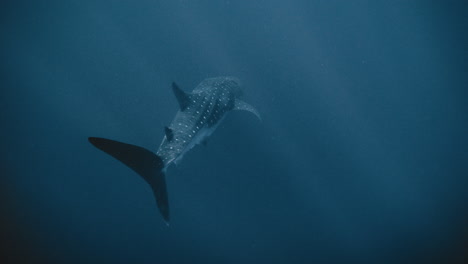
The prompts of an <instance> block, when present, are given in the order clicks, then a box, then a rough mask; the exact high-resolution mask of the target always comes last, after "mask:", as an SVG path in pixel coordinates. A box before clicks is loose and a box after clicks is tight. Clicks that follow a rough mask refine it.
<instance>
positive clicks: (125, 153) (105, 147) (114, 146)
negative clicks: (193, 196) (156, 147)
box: [88, 137, 169, 224]
mask: <svg viewBox="0 0 468 264" xmlns="http://www.w3.org/2000/svg"><path fill="white" fill-rule="evenodd" d="M88 140H89V142H91V144H93V145H94V146H95V147H97V148H98V149H100V150H102V151H104V152H106V153H107V154H109V155H111V156H112V157H114V158H116V159H118V160H119V161H121V162H122V163H124V164H125V165H127V166H128V167H130V168H131V169H132V170H134V171H135V172H136V173H138V174H139V175H140V176H141V177H143V179H144V180H145V181H146V182H147V183H149V185H150V186H151V189H153V194H154V197H155V198H156V203H157V204H158V208H159V211H160V212H161V214H162V216H163V218H164V220H165V221H166V223H167V224H168V223H169V202H168V199H167V190H166V179H165V176H164V171H163V169H164V162H163V161H162V160H161V158H160V157H159V156H158V155H156V154H154V153H153V152H151V151H149V150H147V149H144V148H142V147H138V146H134V145H130V144H126V143H122V142H118V141H114V140H110V139H105V138H97V137H90V138H88Z"/></svg>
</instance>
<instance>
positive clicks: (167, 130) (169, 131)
mask: <svg viewBox="0 0 468 264" xmlns="http://www.w3.org/2000/svg"><path fill="white" fill-rule="evenodd" d="M164 133H166V138H167V140H168V141H172V139H174V132H173V131H172V129H170V128H168V127H164Z"/></svg>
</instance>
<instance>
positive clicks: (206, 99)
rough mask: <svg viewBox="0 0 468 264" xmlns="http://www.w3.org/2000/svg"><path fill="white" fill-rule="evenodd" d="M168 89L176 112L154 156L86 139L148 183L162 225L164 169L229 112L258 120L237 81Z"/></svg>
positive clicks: (210, 81) (218, 80)
mask: <svg viewBox="0 0 468 264" xmlns="http://www.w3.org/2000/svg"><path fill="white" fill-rule="evenodd" d="M172 89H173V91H174V94H175V96H176V98H177V101H178V102H179V106H180V109H179V110H178V111H177V114H176V116H175V117H174V120H173V121H172V122H171V124H170V125H169V126H167V127H165V128H164V131H165V136H164V138H163V140H162V142H161V145H160V146H159V149H158V151H157V152H156V154H155V153H153V152H151V151H149V150H147V149H144V148H142V147H138V146H134V145H130V144H126V143H122V142H118V141H114V140H110V139H105V138H97V137H90V138H89V142H91V143H92V144H93V145H94V146H95V147H97V148H99V149H100V150H102V151H104V152H106V153H108V154H109V155H111V156H113V157H114V158H116V159H117V160H119V161H121V162H122V163H124V164H126V165H127V166H128V167H130V168H131V169H133V170H134V171H135V172H136V173H138V174H139V175H141V176H142V177H143V179H145V181H146V182H148V183H149V185H150V186H151V188H152V190H153V193H154V196H155V198H156V202H157V204H158V208H159V210H160V212H161V214H162V216H163V218H164V220H165V221H166V223H168V222H169V203H168V198H167V190H166V182H165V171H166V169H167V167H168V166H169V165H170V164H172V163H177V162H178V161H180V160H181V158H182V157H183V155H184V154H185V153H186V152H187V151H189V150H190V149H191V148H192V147H194V146H195V145H196V144H199V143H201V142H204V140H206V138H207V137H208V136H210V135H211V133H212V132H213V131H214V130H215V129H216V127H217V126H218V125H219V123H220V122H221V121H222V119H223V118H224V117H225V115H226V114H227V113H228V112H229V111H232V110H246V111H249V112H252V113H253V114H255V115H256V116H257V117H258V118H259V119H260V115H259V113H258V112H257V110H255V108H253V107H252V106H250V105H249V104H247V103H245V102H244V101H241V100H240V99H239V96H240V95H241V90H240V84H239V81H238V79H237V78H234V77H216V78H209V79H205V80H204V81H202V82H201V83H200V84H199V85H198V86H197V87H196V88H195V89H194V90H193V91H192V92H191V93H186V92H184V91H182V90H181V89H180V88H179V87H178V86H177V85H176V84H175V83H173V84H172Z"/></svg>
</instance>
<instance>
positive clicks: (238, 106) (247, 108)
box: [233, 99, 262, 121]
mask: <svg viewBox="0 0 468 264" xmlns="http://www.w3.org/2000/svg"><path fill="white" fill-rule="evenodd" d="M233 110H244V111H249V112H251V113H252V114H254V115H255V116H256V117H257V118H258V119H259V120H260V121H262V117H261V116H260V113H259V112H258V111H257V109H255V108H254V107H253V106H251V105H249V104H248V103H246V102H244V101H242V100H239V99H236V103H235V105H234V109H233Z"/></svg>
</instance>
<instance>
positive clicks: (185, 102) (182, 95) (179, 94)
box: [172, 82, 190, 111]
mask: <svg viewBox="0 0 468 264" xmlns="http://www.w3.org/2000/svg"><path fill="white" fill-rule="evenodd" d="M172 90H173V91H174V94H175V96H176V98H177V101H178V102H179V106H180V110H181V111H184V110H185V109H186V108H187V106H189V104H190V95H189V94H188V93H186V92H184V91H182V89H180V88H179V86H178V85H177V84H176V83H175V82H173V83H172Z"/></svg>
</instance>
